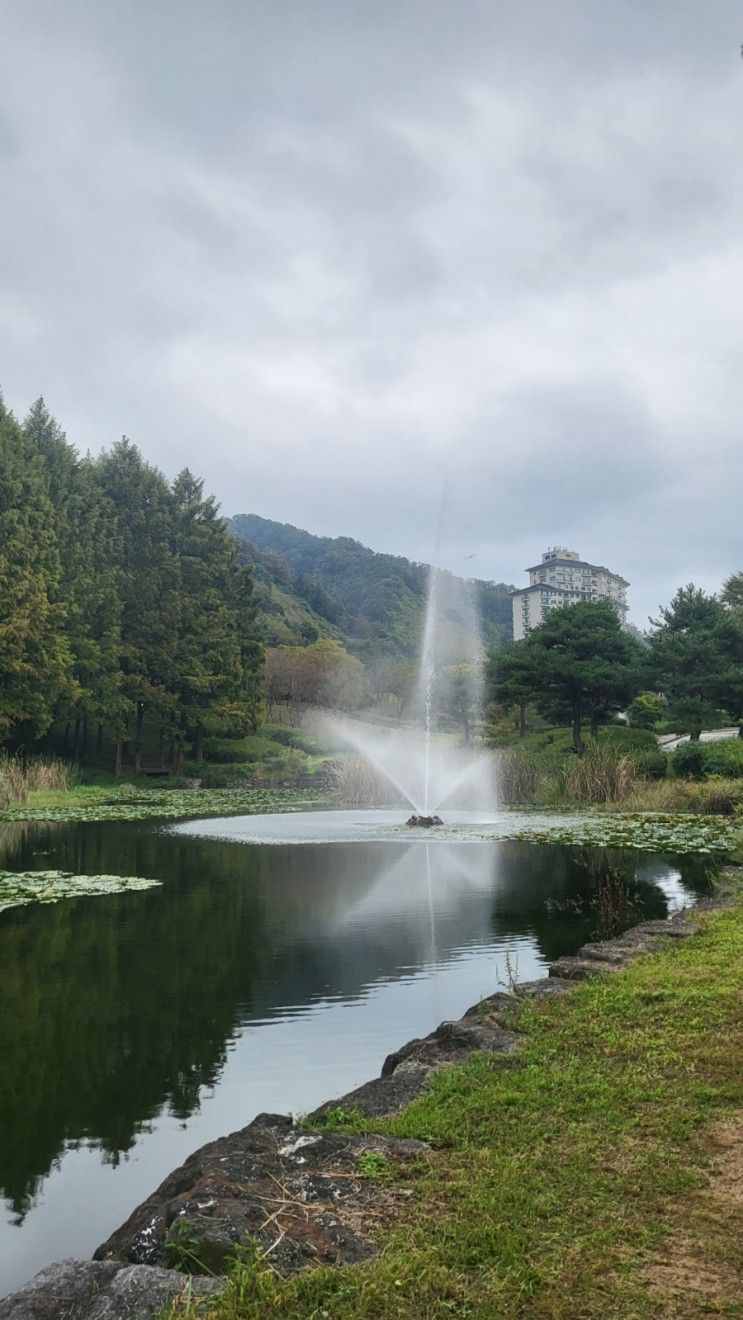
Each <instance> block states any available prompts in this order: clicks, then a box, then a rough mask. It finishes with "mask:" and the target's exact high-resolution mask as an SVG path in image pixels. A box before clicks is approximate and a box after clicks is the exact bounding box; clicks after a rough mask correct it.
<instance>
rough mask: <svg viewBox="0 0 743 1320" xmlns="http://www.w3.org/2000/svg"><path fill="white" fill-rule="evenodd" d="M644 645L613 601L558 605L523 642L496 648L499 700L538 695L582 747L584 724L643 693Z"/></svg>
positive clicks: (593, 726)
mask: <svg viewBox="0 0 743 1320" xmlns="http://www.w3.org/2000/svg"><path fill="white" fill-rule="evenodd" d="M643 665H644V648H643V647H642V646H641V645H640V643H639V642H637V641H636V639H635V638H634V637H632V636H630V634H629V633H628V632H626V631H625V630H624V629H623V628H622V627H621V625H620V622H619V616H618V615H617V612H616V610H615V609H614V606H613V605H611V604H610V603H609V602H608V601H603V600H599V601H579V602H578V603H577V604H575V605H565V606H563V607H562V608H561V609H556V610H552V611H551V612H550V613H549V614H548V616H547V618H546V619H545V621H544V623H541V624H540V625H539V627H537V628H534V629H533V630H532V632H530V633H529V635H528V636H527V637H526V638H525V639H524V641H522V642H516V643H514V645H513V646H510V647H506V648H504V649H503V650H502V651H499V652H496V654H495V656H494V657H493V660H492V662H491V670H490V677H491V684H492V694H493V696H494V697H495V699H496V700H500V701H505V700H516V701H519V702H527V701H533V702H534V704H535V705H536V706H537V708H538V709H539V710H540V712H541V713H542V714H543V715H545V716H546V717H547V718H548V719H551V720H554V721H555V722H556V723H561V724H562V723H568V724H570V725H571V726H572V730H573V748H574V750H575V751H576V752H578V753H579V754H580V753H582V751H583V740H582V731H583V722H584V720H585V719H586V718H589V719H590V721H591V729H592V732H596V730H597V727H598V722H599V720H600V719H601V718H605V717H606V716H607V715H609V714H611V713H612V712H613V711H618V710H621V709H622V707H623V706H625V705H626V704H627V702H628V701H630V700H631V698H632V697H633V696H634V695H635V694H636V693H637V692H638V690H639V688H640V686H641V681H642V673H643Z"/></svg>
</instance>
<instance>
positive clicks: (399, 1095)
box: [309, 1061, 431, 1122]
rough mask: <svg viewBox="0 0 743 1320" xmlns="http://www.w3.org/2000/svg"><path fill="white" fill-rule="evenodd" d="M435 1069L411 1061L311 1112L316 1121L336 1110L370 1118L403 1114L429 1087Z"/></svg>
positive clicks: (312, 1118) (313, 1120) (327, 1101)
mask: <svg viewBox="0 0 743 1320" xmlns="http://www.w3.org/2000/svg"><path fill="white" fill-rule="evenodd" d="M430 1072H431V1068H430V1066H429V1065H428V1064H424V1063H417V1062H415V1061H411V1062H409V1063H405V1064H403V1065H401V1066H400V1067H399V1068H397V1069H396V1071H395V1073H394V1075H393V1076H389V1077H375V1078H374V1079H373V1080H372V1081H371V1082H364V1084H363V1086H357V1087H356V1089H355V1090H354V1091H347V1092H346V1094H345V1095H342V1096H340V1097H339V1098H338V1099H337V1100H326V1101H325V1103H324V1104H322V1105H320V1106H319V1108H317V1109H314V1110H313V1111H312V1113H311V1114H310V1115H309V1118H310V1120H311V1121H312V1122H317V1120H318V1119H323V1118H325V1116H326V1114H328V1113H332V1111H333V1110H334V1109H347V1110H348V1109H353V1110H358V1111H359V1113H361V1114H365V1115H366V1116H367V1117H368V1118H386V1117H388V1116H389V1115H390V1114H399V1113H400V1111H401V1110H402V1109H404V1108H405V1106H406V1105H409V1104H410V1102H411V1101H412V1100H415V1099H416V1098H417V1097H418V1096H419V1095H420V1094H421V1092H422V1091H423V1090H424V1089H425V1086H426V1082H427V1081H428V1075H429V1073H430Z"/></svg>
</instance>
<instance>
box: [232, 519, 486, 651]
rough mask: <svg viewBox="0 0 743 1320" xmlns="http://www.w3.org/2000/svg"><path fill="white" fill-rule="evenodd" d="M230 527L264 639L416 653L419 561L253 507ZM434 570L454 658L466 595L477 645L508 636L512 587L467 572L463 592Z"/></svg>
mask: <svg viewBox="0 0 743 1320" xmlns="http://www.w3.org/2000/svg"><path fill="white" fill-rule="evenodd" d="M231 526H232V530H233V531H234V533H235V535H236V536H237V537H238V538H239V540H240V541H242V542H243V543H244V545H245V551H244V560H245V562H246V563H249V564H252V565H253V569H254V575H255V578H256V582H257V584H258V591H259V598H260V603H261V606H262V612H263V613H264V615H265V616H266V627H267V640H268V641H269V644H270V645H277V644H281V643H287V642H292V641H294V642H302V641H313V640H315V638H316V637H318V636H329V637H340V638H342V640H343V641H345V643H346V645H347V646H348V647H349V649H350V650H352V651H353V652H354V653H355V654H357V655H358V656H360V658H361V659H363V660H364V661H365V662H366V663H368V662H369V661H372V660H375V659H377V658H378V657H384V658H393V659H394V658H399V657H409V656H413V655H415V654H417V652H418V647H419V646H420V638H421V632H422V625H423V615H424V612H425V606H426V596H427V591H428V569H429V566H428V565H427V564H415V563H412V562H411V561H410V560H409V559H404V558H402V557H401V556H399V555H387V554H378V553H377V552H376V551H374V550H370V549H368V548H367V547H366V546H364V545H361V544H360V542H358V541H354V540H352V539H351V538H350V537H346V536H340V537H328V536H314V535H312V534H311V533H310V532H306V531H302V530H301V529H300V528H298V527H292V526H291V525H290V524H288V523H277V522H272V521H270V519H267V518H260V517H258V516H257V515H256V514H238V515H237V516H236V517H234V518H233V519H232V522H231ZM442 576H443V578H444V580H445V585H447V584H448V585H450V586H451V587H452V588H456V589H455V590H446V591H445V593H444V605H443V611H442V612H443V615H444V625H445V629H446V632H447V636H446V639H445V642H446V645H447V646H448V648H449V651H450V659H451V660H452V661H456V660H458V659H461V658H464V657H466V656H467V655H468V654H470V653H471V641H470V638H471V633H472V626H473V625H472V611H471V608H470V603H469V601H471V599H472V597H473V596H474V603H475V604H476V606H477V607H478V609H479V613H480V616H481V620H482V630H483V640H484V642H485V644H486V645H488V646H493V645H498V644H499V643H501V642H503V641H506V640H508V639H509V638H510V636H511V602H510V599H509V594H508V593H509V591H510V590H511V587H509V586H508V585H507V584H506V583H504V582H484V581H479V580H473V582H472V584H471V586H472V592H471V593H468V592H467V591H466V590H463V586H464V582H463V580H462V579H458V578H457V577H456V576H455V575H454V574H443V575H442ZM468 598H469V599H468ZM313 630H316V631H313Z"/></svg>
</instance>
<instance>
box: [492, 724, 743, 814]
mask: <svg viewBox="0 0 743 1320" xmlns="http://www.w3.org/2000/svg"><path fill="white" fill-rule="evenodd" d="M494 753H495V755H496V757H497V760H498V765H499V786H500V794H501V800H502V801H503V802H504V803H507V804H509V805H512V806H519V805H529V806H540V807H564V806H601V807H609V808H612V809H618V810H621V811H679V812H701V813H713V814H714V813H719V814H721V815H734V814H735V813H736V811H741V812H743V741H742V740H740V739H737V738H736V739H729V740H727V741H726V742H725V743H721V744H701V745H697V744H694V745H690V744H686V745H683V746H682V747H681V748H680V749H679V750H678V751H676V752H673V753H667V752H663V751H661V750H660V748H659V747H658V744H657V740H656V738H655V736H654V735H653V734H652V733H650V732H648V731H647V730H644V729H632V728H627V727H626V726H622V725H609V726H607V727H606V728H603V729H600V730H599V733H598V735H597V737H596V738H586V739H585V745H584V753H583V755H582V756H576V755H575V753H574V752H573V749H572V741H571V735H570V733H569V731H568V730H566V729H559V728H556V729H545V730H542V731H541V732H539V733H534V734H529V735H527V736H526V737H524V738H522V739H521V740H519V741H518V742H513V741H512V742H511V743H509V744H508V745H506V746H500V747H495V748H494Z"/></svg>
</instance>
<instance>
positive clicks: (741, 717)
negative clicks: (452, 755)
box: [487, 573, 743, 753]
mask: <svg viewBox="0 0 743 1320" xmlns="http://www.w3.org/2000/svg"><path fill="white" fill-rule="evenodd" d="M487 679H488V693H489V696H490V699H491V701H492V702H494V703H499V704H500V705H502V706H505V707H508V708H510V709H512V710H514V711H515V712H516V714H517V719H518V720H519V723H520V731H521V732H522V733H523V732H524V731H525V729H524V723H525V718H526V712H527V710H528V709H529V707H532V708H536V710H537V711H538V712H539V714H540V715H541V716H543V717H544V718H546V719H548V720H549V721H550V722H551V723H554V724H566V725H569V726H570V727H571V728H572V733H573V748H574V750H575V751H576V752H578V753H581V752H582V751H583V734H584V731H585V727H586V725H588V726H589V728H590V730H591V732H592V733H594V734H595V733H596V732H597V729H598V726H599V724H600V723H602V722H605V721H607V720H608V719H610V718H611V717H612V716H614V715H616V713H617V712H619V711H622V710H626V709H627V707H628V706H629V707H630V711H632V710H633V708H634V707H635V706H636V707H637V708H638V711H639V712H640V713H641V718H640V719H639V721H638V722H640V723H647V722H648V720H650V722H651V723H652V722H653V720H652V713H653V712H654V714H655V716H656V717H658V716H660V714H661V712H662V713H663V715H664V717H665V719H666V720H667V722H668V723H669V725H670V726H671V727H672V728H673V729H674V731H675V732H678V733H688V734H690V735H691V738H692V739H698V738H699V735H700V733H701V731H702V730H703V729H704V728H710V727H712V728H716V727H718V726H719V724H720V722H721V718H722V717H724V718H726V719H727V720H729V721H730V722H731V723H734V724H738V725H739V732H740V735H741V737H743V573H735V574H733V575H732V576H731V577H730V578H729V579H728V581H727V582H726V583H725V586H724V588H723V591H722V593H721V595H720V596H719V597H718V596H715V595H709V594H707V593H706V592H704V591H702V590H700V589H699V588H698V587H695V586H694V585H693V584H690V585H688V586H686V587H681V588H680V589H679V590H678V591H677V592H676V595H675V596H674V598H673V600H672V602H671V604H670V605H669V606H667V607H665V608H663V609H661V611H660V615H659V618H658V619H656V620H653V621H652V624H651V629H650V632H649V633H648V635H647V636H646V637H645V638H642V639H641V638H638V637H636V636H634V635H633V634H632V633H630V632H628V631H626V630H624V629H623V628H622V627H621V625H620V622H619V618H618V615H617V612H616V610H615V609H614V606H613V605H611V604H610V603H609V602H608V601H585V602H580V603H578V604H575V605H567V606H564V607H563V608H561V609H556V610H553V611H552V612H551V613H550V614H548V616H547V618H546V619H545V621H544V622H543V623H542V624H540V625H539V626H538V627H537V628H534V629H533V630H532V631H531V632H530V633H529V634H528V636H527V637H526V638H524V640H523V641H519V642H513V643H511V644H510V645H509V646H506V647H504V648H503V649H502V650H501V651H496V652H494V653H492V654H491V656H490V659H489V662H488V674H487ZM631 703H632V705H631Z"/></svg>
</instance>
